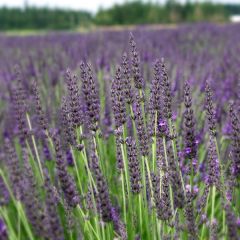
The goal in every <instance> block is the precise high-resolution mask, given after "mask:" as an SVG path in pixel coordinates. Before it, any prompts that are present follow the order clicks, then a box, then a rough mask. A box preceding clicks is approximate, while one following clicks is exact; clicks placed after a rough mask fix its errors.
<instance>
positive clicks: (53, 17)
mask: <svg viewBox="0 0 240 240" xmlns="http://www.w3.org/2000/svg"><path fill="white" fill-rule="evenodd" d="M239 13H240V5H230V4H226V5H223V4H214V3H210V2H204V3H192V2H189V1H187V2H186V3H185V4H180V3H178V2H177V1H175V0H167V2H166V3H165V5H160V4H158V3H153V2H142V1H140V0H133V1H127V2H125V3H123V4H115V5H114V6H113V7H111V8H108V9H99V10H98V12H97V13H96V15H94V16H93V15H92V14H91V13H89V12H86V11H74V10H67V9H65V10H64V9H49V8H45V7H43V8H36V7H25V8H24V9H21V8H6V7H3V8H0V30H14V29H20V30H21V29H37V30H39V29H46V30H48V29H56V30H62V29H74V28H76V27H79V26H81V27H86V26H89V24H93V23H95V24H96V25H106V26H109V25H130V24H157V23H182V22H199V21H210V22H226V21H228V19H229V16H230V15H231V14H239Z"/></svg>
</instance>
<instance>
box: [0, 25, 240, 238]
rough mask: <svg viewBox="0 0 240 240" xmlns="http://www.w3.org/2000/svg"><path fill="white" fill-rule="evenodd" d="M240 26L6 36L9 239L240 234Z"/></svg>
mask: <svg viewBox="0 0 240 240" xmlns="http://www.w3.org/2000/svg"><path fill="white" fill-rule="evenodd" d="M238 30H239V26H238V25H235V26H230V25H229V26H213V25H204V24H203V25H196V26H194V27H193V26H182V27H179V28H176V29H172V30H170V29H165V30H149V29H148V30H146V29H145V28H142V29H138V30H135V31H134V34H132V33H131V34H130V40H129V41H127V39H128V36H129V33H127V32H125V31H123V32H114V33H112V32H109V33H104V34H105V35H106V36H103V35H101V34H100V33H91V34H86V35H82V34H70V33H68V34H59V35H55V34H50V35H46V36H38V37H23V38H19V37H6V36H2V35H1V36H0V46H1V52H0V54H1V55H0V69H1V71H0V84H1V91H0V98H1V102H0V118H1V122H0V130H1V137H0V142H1V148H0V239H4V240H5V239H10V240H26V239H30V240H35V239H36V240H37V239H53V240H55V239H59V240H60V239H70V240H73V239H92V240H93V239H97V240H109V239H122V240H125V239H146V240H150V239H151V240H152V239H153V240H158V239H159V240H160V239H194V240H195V239H200V240H204V239H234V240H235V239H239V236H240V224H239V219H240V214H239V213H240V201H239V196H240V182H239V181H240V179H239V169H240V165H239V162H240V159H239V151H240V149H239V147H240V143H239V134H240V131H239V129H240V125H239V124H240V122H239V109H238V104H239V99H238V98H239V93H238V92H237V91H238V90H237V89H239V87H237V84H238V83H237V79H239V78H240V74H239V71H238V70H237V69H238V65H239V64H240V59H239V57H238V55H237V54H236V53H237V52H238V51H239V44H237V43H238V42H239V39H240V34H239V32H240V31H238ZM199 32H201V33H202V34H198V33H199ZM100 39H101V40H100ZM40 43H41V44H43V46H44V48H42V47H41V48H40V47H39V45H40ZM55 43H58V44H55ZM16 44H18V45H19V46H21V47H20V48H19V49H17V47H16ZM6 56H8V57H6ZM163 57H164V58H163ZM160 59H161V60H160ZM90 62H91V64H90ZM15 63H18V66H17V67H16V68H13V66H14V64H15ZM70 69H71V70H70ZM29 80H31V81H29ZM206 80H207V81H206ZM2 89H3V91H2ZM229 102H230V104H229Z"/></svg>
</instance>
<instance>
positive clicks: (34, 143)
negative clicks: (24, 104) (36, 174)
mask: <svg viewBox="0 0 240 240" xmlns="http://www.w3.org/2000/svg"><path fill="white" fill-rule="evenodd" d="M26 118H27V122H28V127H29V130H30V131H32V125H31V121H30V117H29V115H28V114H26ZM31 138H32V142H33V148H34V151H35V154H36V158H37V162H38V167H39V170H40V173H41V177H42V180H44V175H43V168H42V164H41V160H40V157H39V153H38V149H37V145H36V140H35V137H34V135H31Z"/></svg>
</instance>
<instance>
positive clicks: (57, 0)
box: [0, 0, 240, 12]
mask: <svg viewBox="0 0 240 240" xmlns="http://www.w3.org/2000/svg"><path fill="white" fill-rule="evenodd" d="M125 1H126V0H0V6H10V7H12V6H14V7H16V6H18V7H23V6H24V5H25V3H28V5H33V6H48V7H59V8H70V9H83V10H88V11H91V12H96V11H97V10H98V9H99V7H104V8H106V7H109V6H112V5H113V4H114V3H122V2H125ZM145 1H149V0H145ZM180 1H181V2H184V1H185V0H180ZM191 1H192V2H193V1H194V0H191ZM203 1H204V0H198V2H203ZM151 2H160V3H163V2H165V0H151ZM212 2H219V3H240V0H212Z"/></svg>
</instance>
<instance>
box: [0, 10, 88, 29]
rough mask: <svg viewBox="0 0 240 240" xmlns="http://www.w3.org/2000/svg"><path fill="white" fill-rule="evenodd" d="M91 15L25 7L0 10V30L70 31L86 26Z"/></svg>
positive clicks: (83, 12)
mask: <svg viewBox="0 0 240 240" xmlns="http://www.w3.org/2000/svg"><path fill="white" fill-rule="evenodd" d="M91 18H92V17H91V14H90V13H88V12H85V11H73V10H62V9H48V8H35V7H26V8H25V9H20V8H6V7H3V8H1V9H0V30H8V29H72V28H74V27H77V26H79V25H82V26H86V25H87V24H88V23H89V22H90V21H91Z"/></svg>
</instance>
